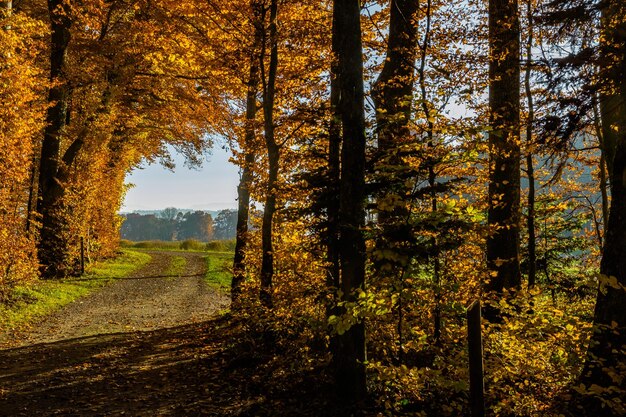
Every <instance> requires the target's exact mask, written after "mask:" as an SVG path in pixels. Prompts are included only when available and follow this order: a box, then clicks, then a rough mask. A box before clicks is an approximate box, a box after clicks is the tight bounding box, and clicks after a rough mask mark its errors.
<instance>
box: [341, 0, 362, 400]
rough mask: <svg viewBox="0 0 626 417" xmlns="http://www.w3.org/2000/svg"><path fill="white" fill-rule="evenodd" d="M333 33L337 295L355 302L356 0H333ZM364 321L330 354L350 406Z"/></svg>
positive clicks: (358, 376) (355, 395)
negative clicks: (338, 144) (337, 127)
mask: <svg viewBox="0 0 626 417" xmlns="http://www.w3.org/2000/svg"><path fill="white" fill-rule="evenodd" d="M333 16H334V22H335V25H334V27H333V31H334V33H335V34H336V35H337V36H338V37H339V38H338V42H337V71H338V73H337V74H336V76H337V79H338V83H339V96H340V98H339V105H338V113H339V114H340V115H341V122H342V126H343V138H342V139H343V140H342V149H341V180H340V200H339V222H340V223H339V224H340V229H339V230H340V242H339V243H340V258H341V259H340V264H341V285H340V289H341V291H342V293H341V300H343V301H349V302H350V301H355V299H356V293H357V291H358V290H359V289H363V288H364V285H365V240H364V237H363V231H362V228H363V226H364V222H365V199H366V192H365V109H364V92H363V60H362V50H363V48H362V43H361V22H360V4H359V1H358V0H335V1H334V10H333ZM365 359H366V355H365V324H364V323H363V321H360V322H358V323H355V324H353V325H352V326H351V327H350V328H349V329H348V330H346V331H345V332H344V333H343V334H340V335H338V337H337V351H336V354H335V356H334V362H335V370H336V381H337V389H338V393H339V395H340V397H341V398H342V400H343V401H344V402H345V403H346V404H347V405H350V406H353V405H356V404H358V403H360V402H361V401H363V400H364V398H365V395H366V384H365Z"/></svg>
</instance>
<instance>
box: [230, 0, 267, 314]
mask: <svg viewBox="0 0 626 417" xmlns="http://www.w3.org/2000/svg"><path fill="white" fill-rule="evenodd" d="M250 6H251V7H250V8H251V9H252V13H253V16H254V17H253V26H254V41H253V43H252V45H251V47H250V57H249V60H250V63H249V67H250V69H249V77H248V83H247V84H248V85H247V87H248V88H247V92H246V120H245V133H244V135H245V136H244V139H243V143H242V144H241V147H242V148H243V152H244V157H243V163H242V166H241V178H240V180H239V185H238V186H237V204H238V210H237V236H236V238H235V239H236V242H235V255H234V258H233V279H232V281H231V289H230V294H231V300H232V302H233V305H235V306H236V305H237V304H236V303H237V299H238V298H239V296H240V294H241V284H242V283H243V281H244V279H245V273H246V263H245V253H246V246H247V244H248V223H249V222H250V187H252V179H253V173H254V166H253V165H254V163H255V159H256V158H255V139H256V128H255V120H256V114H257V110H258V109H257V95H258V90H259V43H260V42H261V24H262V22H261V21H260V14H261V13H260V10H259V9H260V7H261V6H260V5H259V4H258V3H257V1H256V0H253V1H251V2H250Z"/></svg>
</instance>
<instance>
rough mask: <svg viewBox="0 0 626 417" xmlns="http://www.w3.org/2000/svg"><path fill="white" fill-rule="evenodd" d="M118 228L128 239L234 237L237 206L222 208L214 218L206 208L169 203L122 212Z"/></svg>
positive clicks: (165, 239)
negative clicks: (150, 209) (148, 210)
mask: <svg viewBox="0 0 626 417" xmlns="http://www.w3.org/2000/svg"><path fill="white" fill-rule="evenodd" d="M122 217H123V218H124V222H123V223H122V227H121V230H120V233H121V236H122V239H127V240H131V241H144V240H163V241H180V240H187V239H196V240H200V241H203V242H208V241H210V240H225V239H234V238H235V234H236V228H237V210H231V209H227V210H222V211H220V212H218V213H217V215H216V216H215V218H213V216H212V215H211V213H208V212H206V211H200V210H199V211H188V212H183V211H181V210H179V209H176V208H174V207H169V208H166V209H164V210H161V211H159V212H156V213H154V214H139V213H130V214H123V215H122Z"/></svg>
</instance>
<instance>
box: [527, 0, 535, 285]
mask: <svg viewBox="0 0 626 417" xmlns="http://www.w3.org/2000/svg"><path fill="white" fill-rule="evenodd" d="M532 4H533V3H532V0H526V19H527V20H528V38H527V39H526V73H525V75H524V88H525V90H526V101H527V103H528V117H527V119H526V175H527V176H528V200H527V205H528V217H527V218H526V228H527V229H528V288H532V287H534V286H535V281H536V278H537V238H536V235H535V167H534V165H533V124H534V123H535V104H534V102H533V92H532V89H531V85H530V82H531V75H532V48H533V30H534V29H535V27H534V22H533V5H532Z"/></svg>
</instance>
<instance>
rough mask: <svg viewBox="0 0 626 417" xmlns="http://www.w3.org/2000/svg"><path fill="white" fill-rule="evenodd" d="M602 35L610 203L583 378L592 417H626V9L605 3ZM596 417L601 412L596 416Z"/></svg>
mask: <svg viewBox="0 0 626 417" xmlns="http://www.w3.org/2000/svg"><path fill="white" fill-rule="evenodd" d="M600 10H601V20H602V36H601V45H600V53H601V56H602V59H601V60H600V70H599V73H600V75H601V77H603V80H604V85H603V86H602V88H601V95H600V108H601V115H602V129H603V137H604V142H605V144H606V146H607V147H608V148H609V149H610V152H607V155H608V157H607V164H608V166H609V167H610V169H609V174H610V184H611V205H610V211H609V221H608V227H607V230H606V232H605V242H604V250H603V253H602V262H601V264H600V274H601V275H600V283H599V288H598V295H597V301H596V307H595V311H594V324H593V334H592V337H591V341H590V345H589V351H588V353H587V357H586V361H585V368H584V370H583V373H582V376H581V378H580V380H581V382H582V383H583V384H584V385H585V388H586V389H588V390H590V392H593V393H595V394H598V395H599V396H600V397H602V401H601V402H600V401H597V402H595V403H593V404H592V405H589V404H587V412H588V413H589V414H588V415H594V413H600V412H601V413H603V415H615V416H617V415H623V413H624V412H626V405H625V404H624V403H623V398H624V394H625V393H626V378H624V375H626V309H624V304H625V303H626V257H624V255H623V250H624V247H626V218H625V216H626V177H625V175H624V173H625V172H626V80H625V79H624V74H626V37H624V33H625V32H624V31H626V5H625V4H624V3H623V2H621V1H617V0H612V1H607V2H604V3H602V4H601V6H600ZM596 415H597V414H596Z"/></svg>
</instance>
